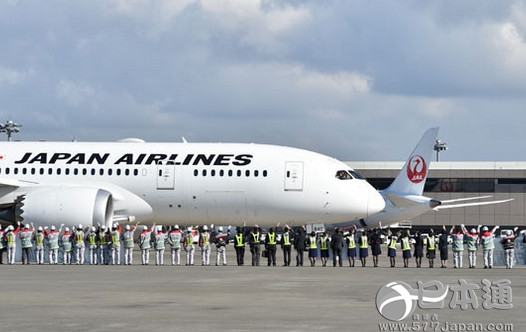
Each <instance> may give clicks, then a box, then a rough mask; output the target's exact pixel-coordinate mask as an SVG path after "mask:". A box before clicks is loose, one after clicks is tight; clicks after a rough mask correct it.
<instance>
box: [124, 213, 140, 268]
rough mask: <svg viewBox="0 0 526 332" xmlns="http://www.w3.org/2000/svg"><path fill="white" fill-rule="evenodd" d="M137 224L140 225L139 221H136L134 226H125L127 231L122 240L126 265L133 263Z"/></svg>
mask: <svg viewBox="0 0 526 332" xmlns="http://www.w3.org/2000/svg"><path fill="white" fill-rule="evenodd" d="M137 225H139V222H136V223H135V225H134V226H133V227H132V226H130V225H126V227H124V230H125V231H124V233H123V234H122V242H124V265H132V263H133V248H134V247H135V242H134V237H135V230H136V229H137Z"/></svg>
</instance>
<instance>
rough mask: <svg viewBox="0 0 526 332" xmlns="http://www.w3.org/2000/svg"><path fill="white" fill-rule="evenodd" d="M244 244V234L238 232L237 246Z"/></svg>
mask: <svg viewBox="0 0 526 332" xmlns="http://www.w3.org/2000/svg"><path fill="white" fill-rule="evenodd" d="M244 245H245V243H244V242H243V234H236V247H243V246H244Z"/></svg>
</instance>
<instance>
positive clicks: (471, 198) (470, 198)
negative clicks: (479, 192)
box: [441, 196, 493, 204]
mask: <svg viewBox="0 0 526 332" xmlns="http://www.w3.org/2000/svg"><path fill="white" fill-rule="evenodd" d="M491 197H493V196H478V197H466V198H457V199H447V200H444V201H441V202H442V204H449V203H456V202H462V201H474V200H476V199H486V198H491Z"/></svg>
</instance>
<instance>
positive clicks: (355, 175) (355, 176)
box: [349, 170, 365, 180]
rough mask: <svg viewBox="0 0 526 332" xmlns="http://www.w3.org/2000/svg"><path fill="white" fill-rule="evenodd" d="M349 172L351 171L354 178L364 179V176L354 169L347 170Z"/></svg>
mask: <svg viewBox="0 0 526 332" xmlns="http://www.w3.org/2000/svg"><path fill="white" fill-rule="evenodd" d="M349 173H351V175H352V176H353V177H354V178H355V179H358V180H365V178H364V177H363V176H362V175H361V174H360V173H358V172H356V171H353V170H349Z"/></svg>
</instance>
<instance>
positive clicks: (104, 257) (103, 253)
mask: <svg viewBox="0 0 526 332" xmlns="http://www.w3.org/2000/svg"><path fill="white" fill-rule="evenodd" d="M98 235H99V237H98V239H97V242H98V244H99V253H100V264H104V265H109V264H110V244H109V243H110V242H111V235H110V233H109V230H108V229H107V228H106V225H102V226H99V233H98Z"/></svg>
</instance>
